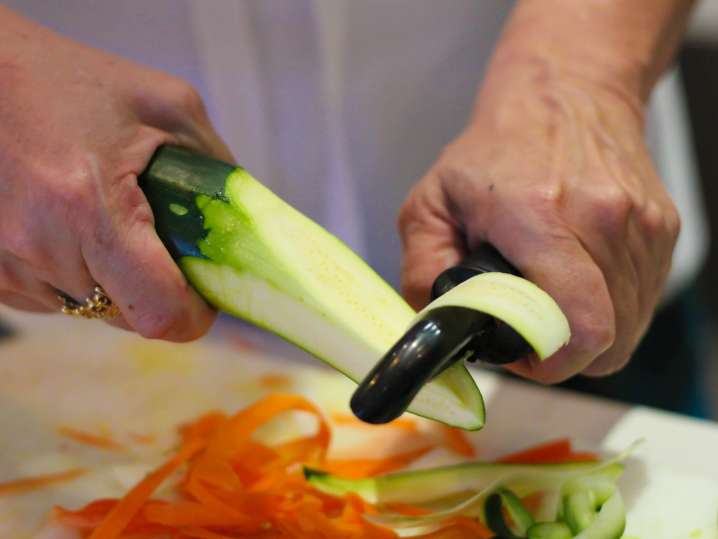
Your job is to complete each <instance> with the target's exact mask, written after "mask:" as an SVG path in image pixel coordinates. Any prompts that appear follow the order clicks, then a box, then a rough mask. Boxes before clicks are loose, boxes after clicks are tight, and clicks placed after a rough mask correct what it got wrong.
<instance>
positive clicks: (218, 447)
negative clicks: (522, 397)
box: [55, 394, 575, 539]
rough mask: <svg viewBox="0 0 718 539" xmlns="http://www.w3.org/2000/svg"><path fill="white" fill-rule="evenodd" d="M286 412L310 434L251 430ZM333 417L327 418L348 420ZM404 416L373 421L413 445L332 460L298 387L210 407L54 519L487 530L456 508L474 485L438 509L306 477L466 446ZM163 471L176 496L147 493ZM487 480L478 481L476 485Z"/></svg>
mask: <svg viewBox="0 0 718 539" xmlns="http://www.w3.org/2000/svg"><path fill="white" fill-rule="evenodd" d="M286 413H301V414H308V415H310V416H311V417H313V418H314V420H315V422H316V428H315V429H314V431H313V433H311V434H306V435H302V436H300V437H298V438H295V439H292V440H290V441H287V442H283V443H279V444H273V445H269V444H267V443H263V442H261V441H260V440H259V439H257V437H256V433H257V430H258V429H260V428H261V427H263V426H264V425H266V424H268V423H270V422H272V421H274V420H275V419H276V418H278V417H280V416H282V415H283V414H286ZM337 417H339V421H335V423H341V422H342V421H344V424H345V425H350V424H351V422H350V421H349V420H348V419H346V418H342V417H341V416H337ZM337 417H335V418H334V419H335V420H336V419H337ZM409 421H411V420H409ZM409 421H407V422H398V423H395V424H393V425H392V426H383V427H376V428H379V429H387V428H393V429H396V428H400V429H403V430H406V431H407V432H408V433H409V434H412V436H414V438H413V439H412V440H411V441H412V442H413V445H414V446H415V447H414V448H413V449H409V450H405V451H403V452H399V453H397V454H394V455H392V456H389V457H387V458H382V459H379V458H376V459H373V458H360V459H331V458H328V457H327V453H328V449H329V445H330V438H331V436H330V430H329V425H328V423H327V422H326V420H325V418H324V417H323V416H322V415H321V413H320V412H319V410H318V409H317V408H316V407H315V406H314V405H313V404H312V403H310V402H309V401H307V400H306V399H304V398H302V397H299V396H295V395H283V394H277V395H272V396H269V397H266V398H264V399H262V400H260V401H258V402H256V403H255V404H252V405H251V406H249V407H247V408H245V409H243V410H241V411H239V412H238V413H237V414H235V415H233V416H227V415H225V414H223V413H217V412H215V413H210V414H207V415H205V416H202V417H200V418H199V419H197V420H196V421H194V422H193V423H190V424H188V425H185V426H183V427H181V429H180V436H181V444H180V446H179V449H178V450H177V452H176V453H175V454H174V455H173V456H172V457H171V458H169V459H168V460H167V461H166V462H165V463H164V464H163V465H162V466H160V467H159V468H158V469H157V470H155V471H154V472H152V473H150V474H149V475H148V476H147V477H145V478H144V479H143V480H142V481H140V482H139V483H138V484H137V485H136V486H135V487H134V488H132V489H131V490H130V491H129V492H128V493H127V494H126V495H125V496H124V497H123V498H121V499H118V500H98V501H95V502H92V503H90V504H88V505H87V506H85V507H84V508H81V509H79V510H75V511H70V510H67V509H61V508H57V509H56V511H55V518H56V519H57V520H58V521H59V522H61V523H63V524H65V525H67V526H69V527H71V528H74V529H76V530H78V531H80V532H82V533H83V534H86V535H85V536H86V537H88V538H89V539H122V538H128V537H147V538H150V537H172V538H178V539H192V538H196V539H235V538H237V537H242V538H246V539H315V538H316V539H335V538H336V539H395V538H396V537H398V536H397V533H396V532H395V531H394V530H393V529H390V528H387V527H384V526H385V525H391V524H392V523H393V521H394V520H395V519H396V518H399V519H401V518H403V519H405V520H406V522H405V524H404V525H402V526H399V527H404V526H405V525H409V524H411V523H412V522H414V521H415V522H416V524H418V525H422V526H423V525H426V526H425V527H424V528H423V531H420V532H417V533H419V535H415V537H419V538H423V539H475V538H479V539H481V538H484V539H487V538H490V537H493V534H492V532H490V531H489V530H488V529H487V528H486V527H485V526H484V524H482V522H481V521H480V520H479V519H477V518H476V517H475V516H471V515H468V514H464V513H462V511H460V510H459V509H460V508H461V507H463V506H466V507H473V506H474V505H476V503H479V502H481V501H482V499H483V497H484V496H485V494H482V493H477V494H476V495H474V496H472V497H471V498H469V499H465V500H464V501H463V502H461V503H460V504H459V506H451V507H450V508H447V509H444V510H437V509H429V508H426V507H421V506H416V505H411V504H410V503H386V504H383V505H382V504H374V503H370V502H369V501H366V500H365V499H363V498H362V497H360V496H359V495H358V494H357V493H355V492H347V491H345V492H334V493H325V492H322V491H320V490H318V489H317V488H316V487H315V485H314V484H313V483H312V482H311V481H308V480H307V479H306V478H305V475H304V469H305V468H304V467H305V466H310V467H314V468H316V469H319V470H323V472H322V473H327V474H336V475H337V476H343V477H346V478H354V479H347V481H352V480H359V481H374V479H371V478H373V477H374V476H376V475H378V474H385V473H388V472H391V471H395V470H399V469H403V468H405V467H406V466H408V465H409V464H411V463H412V462H414V461H416V460H417V459H418V458H420V457H422V456H423V455H425V454H426V453H428V452H429V451H431V450H432V449H435V448H436V447H438V446H440V445H443V446H446V447H448V448H449V449H451V450H453V451H454V452H456V453H457V454H462V455H469V454H470V453H471V454H473V447H472V446H471V444H470V443H469V442H468V440H467V439H466V438H464V437H463V436H459V435H458V434H457V431H455V430H454V429H448V428H442V430H440V431H439V437H438V439H437V437H436V436H434V438H433V443H430V444H425V445H419V446H418V447H416V445H417V444H416V441H417V440H418V441H423V442H426V441H427V440H428V439H429V438H427V437H425V436H424V434H423V433H422V432H419V430H418V429H416V424H415V422H414V421H411V422H409ZM403 439H404V438H402V440H403ZM572 455H574V456H575V454H574V453H573V452H572V449H571V446H570V443H567V441H565V440H559V441H557V442H553V443H551V444H542V445H541V446H537V447H534V448H531V449H529V450H524V451H522V452H520V453H517V454H514V455H510V456H509V457H507V459H508V460H509V461H510V462H520V461H522V459H523V460H528V461H531V462H537V461H538V460H540V459H545V460H546V461H548V462H552V461H555V460H556V459H570V457H571V456H572ZM552 459H553V460H552ZM175 472H180V473H179V474H176V473H175ZM170 478H173V479H172V480H173V481H175V483H173V487H174V489H175V493H176V495H175V496H173V497H172V499H157V498H155V497H154V496H155V493H156V491H157V489H158V488H159V487H160V485H162V484H163V483H164V482H166V481H168V480H169V479H170ZM495 487H496V485H493V486H492V485H487V486H486V487H485V491H486V492H489V491H490V490H492V489H493V488H495ZM474 498H476V501H475V500H474ZM399 501H400V500H399ZM539 501H540V500H536V502H535V503H538V502H539ZM457 507H458V509H457ZM387 512H388V513H387ZM391 515H394V517H392V516H391Z"/></svg>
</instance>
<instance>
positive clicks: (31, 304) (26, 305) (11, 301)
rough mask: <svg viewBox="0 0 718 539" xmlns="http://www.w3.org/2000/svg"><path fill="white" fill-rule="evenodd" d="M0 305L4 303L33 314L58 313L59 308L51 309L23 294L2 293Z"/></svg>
mask: <svg viewBox="0 0 718 539" xmlns="http://www.w3.org/2000/svg"><path fill="white" fill-rule="evenodd" d="M0 303H3V304H5V305H7V306H8V307H12V308H13V309H19V310H21V311H28V312H32V313H51V312H57V311H58V309H57V308H56V309H50V308H49V307H48V306H47V305H45V304H44V303H41V302H39V301H37V300H35V299H33V298H31V297H28V296H24V295H22V294H16V293H15V292H5V291H3V292H0ZM58 306H59V303H58Z"/></svg>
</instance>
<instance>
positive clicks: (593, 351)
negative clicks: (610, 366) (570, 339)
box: [575, 313, 616, 357]
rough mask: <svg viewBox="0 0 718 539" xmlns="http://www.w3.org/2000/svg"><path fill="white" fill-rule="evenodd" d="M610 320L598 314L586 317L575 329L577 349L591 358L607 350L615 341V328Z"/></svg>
mask: <svg viewBox="0 0 718 539" xmlns="http://www.w3.org/2000/svg"><path fill="white" fill-rule="evenodd" d="M612 320H613V318H609V317H607V316H603V315H602V314H599V313H596V314H593V313H592V314H589V315H587V316H586V317H585V318H584V319H583V320H581V321H580V322H579V323H578V324H577V327H576V328H575V334H576V337H577V339H576V340H577V341H578V342H577V343H576V345H577V347H578V348H579V349H580V350H581V351H582V352H583V353H585V354H587V355H590V356H592V357H597V356H598V355H599V354H601V353H603V352H605V351H606V350H608V349H609V348H610V347H611V346H612V345H613V343H614V342H615V340H616V327H615V324H613V322H612Z"/></svg>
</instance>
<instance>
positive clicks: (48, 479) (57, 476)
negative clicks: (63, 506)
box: [0, 468, 85, 496]
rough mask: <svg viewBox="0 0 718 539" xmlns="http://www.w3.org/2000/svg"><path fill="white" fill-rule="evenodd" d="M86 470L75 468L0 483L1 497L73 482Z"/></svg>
mask: <svg viewBox="0 0 718 539" xmlns="http://www.w3.org/2000/svg"><path fill="white" fill-rule="evenodd" d="M84 473H85V470H83V469H82V468H73V469H71V470H65V471H63V472H57V473H51V474H45V475H37V476H34V477H24V478H22V479H13V480H12V481H5V482H3V483H0V496H4V495H7V494H21V493H24V492H29V491H31V490H37V489H40V488H45V487H48V486H50V485H55V484H57V483H62V482H64V481H71V480H73V479H75V478H77V477H79V476H81V475H82V474H84Z"/></svg>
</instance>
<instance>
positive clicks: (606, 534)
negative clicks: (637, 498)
mask: <svg viewBox="0 0 718 539" xmlns="http://www.w3.org/2000/svg"><path fill="white" fill-rule="evenodd" d="M625 528H626V509H625V507H624V505H623V498H622V497H621V493H620V492H619V491H618V490H616V491H615V492H614V493H613V496H611V497H610V498H609V499H608V500H607V501H606V503H604V504H603V506H602V507H601V510H600V511H599V512H598V515H597V516H596V518H595V519H594V521H593V523H592V524H591V525H590V526H589V527H588V528H586V529H585V530H583V531H582V532H581V533H579V534H578V535H576V536H574V539H620V538H621V536H622V535H623V532H624V530H625Z"/></svg>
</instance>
